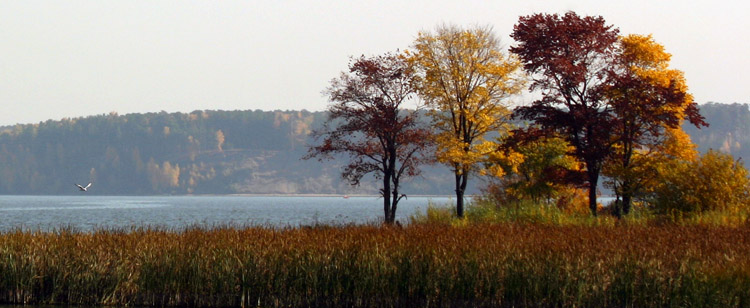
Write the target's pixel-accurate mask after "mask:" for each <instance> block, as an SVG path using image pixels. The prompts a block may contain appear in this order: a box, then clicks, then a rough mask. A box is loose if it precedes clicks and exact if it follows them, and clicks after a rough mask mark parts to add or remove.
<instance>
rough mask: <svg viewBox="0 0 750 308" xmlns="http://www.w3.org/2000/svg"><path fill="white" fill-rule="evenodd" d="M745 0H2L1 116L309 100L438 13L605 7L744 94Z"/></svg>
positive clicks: (694, 88) (748, 46)
mask: <svg viewBox="0 0 750 308" xmlns="http://www.w3.org/2000/svg"><path fill="white" fill-rule="evenodd" d="M748 3H750V2H748V1H661V0H630V1H602V0H593V1H528V0H525V1H499V0H496V1H456V0H437V1H436V0H427V1H410V0H397V1H349V0H347V1H343V0H342V1H307V0H305V1H283V0H278V1H277V0H257V1H137V0H122V1H115V0H112V1H99V0H91V1H28V0H23V1H0V106H1V107H0V125H10V124H16V123H36V122H39V121H45V120H47V119H55V120H58V119H61V118H63V117H81V116H88V115H95V114H103V113H109V112H112V111H115V112H118V113H120V114H126V113H133V112H158V111H161V110H164V111H167V112H175V111H181V112H190V111H193V110H203V109H223V110H235V109H262V110H275V109H281V110H286V109H308V110H323V109H325V107H326V105H327V101H326V98H325V97H324V96H323V95H322V94H321V91H322V90H323V89H325V88H326V86H327V85H328V82H329V81H330V80H331V78H333V77H336V76H337V75H338V73H339V72H341V71H342V70H344V69H346V66H347V63H348V60H349V56H352V55H353V56H359V55H362V54H365V55H376V54H381V53H383V52H387V51H394V50H396V49H397V48H399V49H402V50H403V49H405V48H408V47H409V46H410V45H411V43H412V41H413V40H414V38H415V37H416V35H417V33H418V32H419V31H420V30H432V29H434V28H435V26H436V25H438V24H441V23H452V24H457V25H464V26H468V25H475V24H479V25H491V26H493V27H494V30H495V33H496V34H497V35H498V36H499V37H500V38H501V40H502V41H503V43H504V44H505V45H506V47H507V46H510V45H512V44H513V41H512V40H511V38H510V37H509V35H510V32H511V31H512V29H513V25H514V24H515V23H516V22H517V21H518V17H519V16H521V15H529V14H532V13H536V12H544V13H564V12H565V11H568V10H573V11H575V12H577V13H578V14H579V15H601V16H603V17H604V18H605V19H606V21H607V22H608V23H609V24H613V25H614V26H616V27H618V28H619V29H620V31H621V33H623V34H629V33H639V34H649V33H651V34H653V36H654V39H655V40H656V41H657V42H659V43H661V44H663V45H664V46H665V47H666V50H667V52H670V53H671V54H672V55H673V57H672V67H673V68H676V69H680V70H682V71H684V72H685V75H686V77H687V81H688V86H689V87H690V91H691V92H692V93H693V94H694V96H695V98H696V100H697V101H698V102H699V103H705V102H707V101H715V102H723V103H733V102H738V103H750V79H748V72H750V42H749V41H750V22H748V20H749V19H748V17H747V13H748V12H750V4H748Z"/></svg>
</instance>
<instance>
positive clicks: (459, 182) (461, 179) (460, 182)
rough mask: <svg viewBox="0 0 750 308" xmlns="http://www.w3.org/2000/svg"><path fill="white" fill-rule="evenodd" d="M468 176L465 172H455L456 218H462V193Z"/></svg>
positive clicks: (464, 190)
mask: <svg viewBox="0 0 750 308" xmlns="http://www.w3.org/2000/svg"><path fill="white" fill-rule="evenodd" d="M467 177H468V175H467V174H466V172H463V173H462V174H459V173H458V171H456V216H457V217H458V218H463V217H464V192H466V181H467Z"/></svg>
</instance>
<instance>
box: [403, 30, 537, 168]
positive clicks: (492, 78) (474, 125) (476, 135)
mask: <svg viewBox="0 0 750 308" xmlns="http://www.w3.org/2000/svg"><path fill="white" fill-rule="evenodd" d="M414 49H415V51H414V52H409V53H407V54H408V56H409V61H410V62H411V63H412V64H413V65H414V66H415V67H416V68H417V69H418V70H419V71H421V73H422V74H421V75H422V78H421V79H420V81H419V82H420V85H419V88H420V95H421V97H422V98H423V99H424V100H425V101H426V102H427V104H428V106H431V107H432V108H433V110H432V112H431V116H432V118H433V119H434V124H435V126H436V128H437V129H438V130H440V132H439V133H438V134H436V143H437V145H438V146H437V153H436V156H437V159H438V161H440V162H442V163H445V164H447V165H450V166H452V167H454V169H455V172H456V173H457V174H464V173H465V172H468V171H470V170H471V169H472V168H473V166H475V165H477V163H478V162H481V161H483V160H486V157H487V155H488V154H489V153H492V152H494V149H495V148H496V147H497V145H496V144H495V143H494V142H492V141H487V140H485V139H484V138H483V136H484V135H485V134H487V133H488V132H491V131H500V132H501V134H503V133H504V132H505V131H506V130H507V129H508V120H507V119H508V116H509V115H510V110H509V109H508V106H510V103H509V102H508V101H507V99H508V98H509V97H510V96H512V95H516V94H518V93H520V92H521V90H522V89H523V87H524V85H525V78H524V76H523V75H522V73H521V70H520V68H521V63H520V61H519V60H518V59H516V58H515V57H513V56H510V55H505V54H504V53H503V52H502V51H501V49H500V47H499V42H498V40H497V38H496V37H495V36H494V34H493V33H492V32H491V31H490V30H489V29H486V28H472V29H460V28H458V27H455V26H443V27H439V28H438V29H437V31H436V32H435V33H419V35H418V37H417V39H416V41H415V43H414ZM484 172H485V173H486V172H488V171H484ZM489 172H497V171H496V170H495V171H489Z"/></svg>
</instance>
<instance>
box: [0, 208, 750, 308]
mask: <svg viewBox="0 0 750 308" xmlns="http://www.w3.org/2000/svg"><path fill="white" fill-rule="evenodd" d="M467 214H468V213H467ZM589 219H598V218H592V217H589ZM610 221H613V222H614V220H610ZM0 273H1V274H0V275H1V276H0V290H2V291H3V292H0V302H2V303H7V304H26V305H29V304H55V305H109V306H191V307H195V306H202V307H219V306H221V307H229V306H232V307H240V306H261V307H405V306H425V307H427V306H429V307H519V306H545V307H547V306H549V307H574V306H575V307H684V306H697V307H716V306H722V307H740V306H743V305H745V303H747V302H748V300H750V274H749V273H750V229H749V228H747V227H746V226H744V227H737V228H727V227H702V226H675V225H667V226H642V225H623V224H609V225H602V226H588V227H584V226H570V225H567V226H557V225H544V224H523V223H505V224H494V225H486V224H468V225H465V226H462V227H460V228H456V227H451V226H446V225H422V224H418V225H409V226H405V227H403V228H395V227H375V226H357V227H355V226H342V227H330V226H320V227H310V228H300V229H282V230H276V229H265V228H246V229H235V228H219V229H214V230H200V229H189V230H184V231H180V232H172V231H166V230H149V229H135V230H130V231H127V230H121V231H116V230H113V231H99V232H95V233H78V232H74V231H70V230H61V231H59V232H56V233H40V232H20V231H18V232H10V233H3V234H0Z"/></svg>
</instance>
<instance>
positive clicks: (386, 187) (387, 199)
mask: <svg viewBox="0 0 750 308" xmlns="http://www.w3.org/2000/svg"><path fill="white" fill-rule="evenodd" d="M382 195H383V212H384V213H383V214H384V218H385V223H386V224H392V223H393V218H394V217H395V215H392V213H391V175H390V174H389V173H388V172H386V174H384V175H383V192H382Z"/></svg>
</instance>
